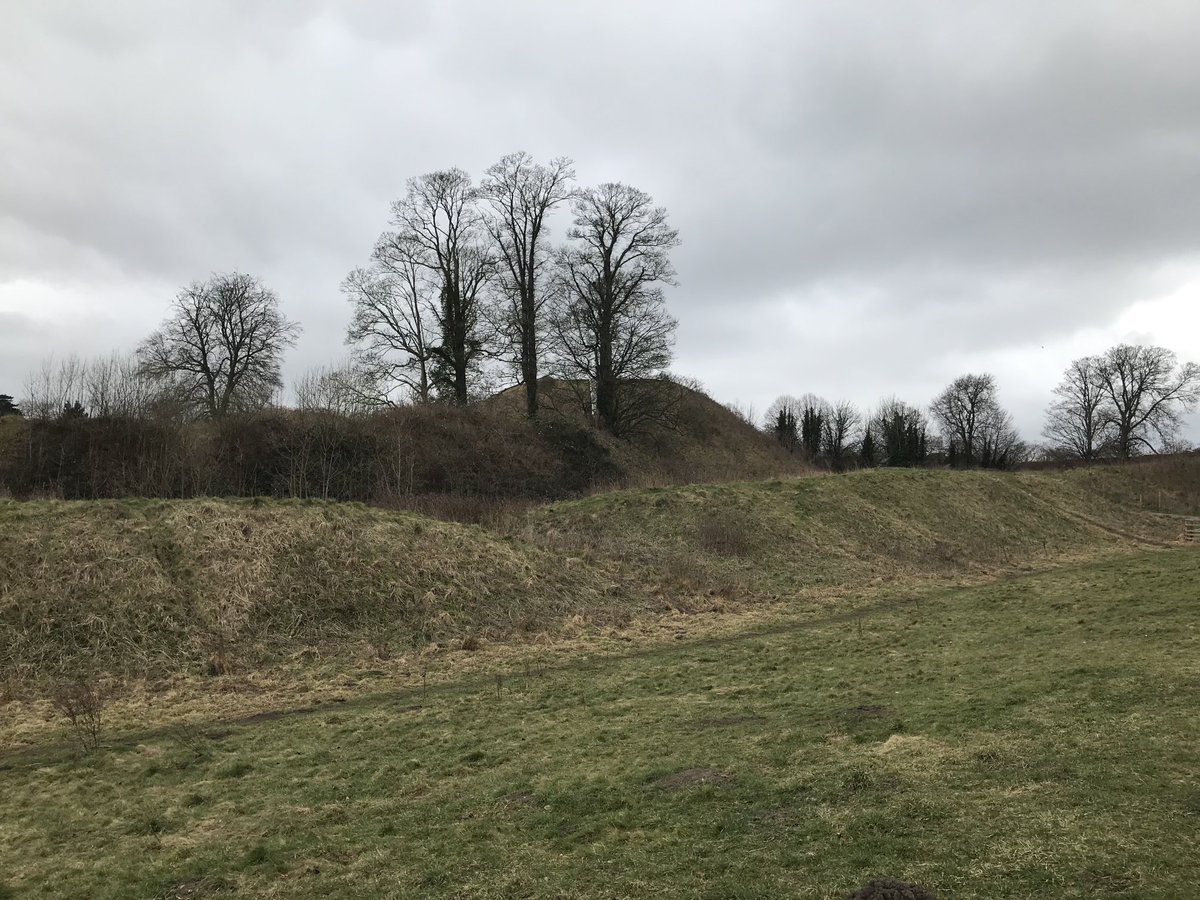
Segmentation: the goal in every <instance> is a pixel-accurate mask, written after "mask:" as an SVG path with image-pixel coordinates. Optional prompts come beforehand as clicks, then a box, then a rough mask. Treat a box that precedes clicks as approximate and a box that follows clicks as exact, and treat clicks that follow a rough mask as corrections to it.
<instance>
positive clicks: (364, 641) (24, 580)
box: [0, 470, 1177, 680]
mask: <svg viewBox="0 0 1200 900" xmlns="http://www.w3.org/2000/svg"><path fill="white" fill-rule="evenodd" d="M0 531H2V532H3V533H4V535H5V540H4V544H3V553H2V554H0V678H3V677H8V678H18V679H21V680H25V679H29V678H36V677H40V676H45V675H51V674H63V673H69V672H72V671H76V670H78V669H80V668H88V667H96V668H98V669H100V670H103V671H107V672H114V673H118V674H131V673H151V672H162V671H171V672H183V673H194V672H208V673H211V674H219V673H221V672H222V671H224V670H225V669H227V668H228V667H229V666H230V665H231V664H232V663H236V665H237V666H238V667H239V668H243V669H244V668H246V667H254V666H257V665H260V664H263V663H265V662H267V661H286V660H287V659H288V658H289V657H292V656H294V655H296V654H314V653H315V654H326V655H338V654H342V655H345V654H347V653H350V654H356V655H361V654H363V653H364V652H367V653H371V654H374V655H377V656H380V657H383V656H387V655H389V654H391V653H397V652H401V651H404V650H407V649H409V648H414V647H421V646H424V645H427V644H429V643H430V642H441V643H442V644H443V645H445V644H447V643H450V642H462V641H464V640H469V639H472V638H474V639H479V638H483V639H486V640H491V639H497V638H502V637H507V636H520V635H522V634H525V635H531V634H537V633H539V632H541V631H543V630H545V631H550V632H554V631H556V630H558V629H560V628H561V626H562V625H563V624H564V623H565V622H566V621H567V620H570V619H572V618H577V619H582V620H586V621H587V622H589V623H600V624H624V623H627V622H628V621H629V620H630V619H631V618H633V617H636V616H639V615H643V614H645V613H647V612H650V613H658V612H664V611H668V610H671V611H674V612H676V613H678V612H683V613H693V612H698V611H703V612H709V611H736V610H740V609H747V608H751V607H754V606H755V605H762V604H769V603H785V604H794V603H797V602H799V601H813V600H816V601H820V602H821V603H823V604H826V605H828V604H833V603H836V602H839V600H840V599H841V598H853V599H856V600H857V599H859V598H861V597H863V596H865V595H866V594H867V593H868V592H870V591H872V590H875V589H898V588H899V587H902V586H903V585H905V584H907V583H909V582H916V581H922V582H925V581H929V580H931V579H932V580H939V579H940V580H962V579H963V578H979V577H982V576H988V575H991V574H994V573H996V572H999V571H1013V570H1018V571H1019V570H1030V569H1036V568H1044V567H1046V566H1047V565H1049V564H1051V563H1053V562H1062V561H1064V560H1073V559H1085V558H1091V557H1095V556H1097V555H1102V554H1105V553H1110V552H1113V551H1115V550H1121V549H1129V548H1131V547H1137V546H1142V545H1145V544H1147V543H1149V544H1154V543H1155V542H1161V541H1162V540H1163V539H1165V538H1170V537H1174V536H1176V534H1175V532H1176V531H1177V523H1176V522H1175V521H1174V520H1171V519H1167V518H1164V517H1160V516H1156V515H1153V514H1149V513H1145V512H1142V511H1139V510H1137V509H1129V508H1127V507H1124V506H1121V505H1119V504H1117V503H1115V502H1113V501H1111V500H1108V499H1105V498H1104V497H1103V496H1100V495H1097V494H1095V493H1093V492H1090V491H1089V490H1087V489H1086V488H1085V487H1083V486H1081V485H1080V483H1079V482H1078V481H1077V480H1075V479H1072V478H1067V477H1063V476H1058V475H1049V474H1022V475H1012V474H996V473H983V472H944V471H940V472H939V471H905V470H887V471H884V470H875V471H864V472H860V473H856V474H852V475H848V476H839V477H826V478H808V479H795V480H790V481H770V482H752V483H732V484H721V485H696V486H691V487H681V488H672V489H644V490H637V491H628V492H618V493H612V494H605V495H598V496H595V497H591V498H587V499H583V500H578V501H571V502H563V503H558V504H555V505H551V506H548V507H543V508H538V509H534V510H532V511H531V512H530V513H529V514H528V516H527V518H526V519H525V521H524V523H523V524H522V525H521V526H519V527H518V528H517V529H516V531H515V534H516V535H519V536H505V535H501V534H499V533H495V532H492V531H487V530H484V529H482V528H479V527H476V526H470V525H460V524H456V523H450V522H441V521H437V520H434V519H429V518H425V517H422V516H418V515H415V514H412V513H405V512H395V511H385V510H380V509H376V508H370V507H364V506H361V505H357V504H334V503H308V502H278V501H247V500H243V501H238V500H232V501H228V500H181V501H102V502H30V503H15V502H8V503H3V504H0Z"/></svg>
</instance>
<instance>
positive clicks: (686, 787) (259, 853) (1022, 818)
mask: <svg viewBox="0 0 1200 900" xmlns="http://www.w3.org/2000/svg"><path fill="white" fill-rule="evenodd" d="M1197 579H1200V553H1196V552H1193V551H1192V550H1190V549H1178V550H1174V551H1164V552H1145V553H1141V554H1137V555H1122V556H1116V557H1113V558H1111V559H1109V560H1108V561H1105V562H1102V563H1089V564H1084V565H1077V566H1072V567H1066V568H1062V569H1060V570H1058V571H1054V572H1049V573H1040V574H1034V575H1024V576H1009V577H1006V578H1002V579H1000V580H997V581H994V582H992V583H990V584H986V585H983V586H977V587H972V588H967V589H951V590H946V589H941V590H937V591H934V592H932V593H928V594H926V595H924V596H922V597H921V598H920V602H919V603H909V604H904V605H902V606H898V607H895V608H893V609H892V610H890V611H884V612H881V613H878V614H876V615H872V616H869V617H867V618H865V619H863V620H861V621H859V622H855V621H845V620H841V621H837V622H831V623H828V624H825V625H820V624H818V625H816V626H813V627H806V628H801V629H796V630H790V631H781V632H776V633H772V634H755V633H747V634H745V635H743V636H742V638H741V639H736V640H727V641H723V642H701V643H692V642H685V643H681V644H675V645H672V646H670V647H669V648H666V649H662V650H660V651H658V652H655V653H652V654H634V655H631V656H628V657H625V658H619V657H613V658H607V659H604V660H602V661H591V662H589V663H583V664H576V665H572V666H569V667H566V668H562V669H557V670H555V669H551V670H549V671H547V672H545V673H544V674H540V675H539V674H538V673H534V674H533V675H531V676H527V675H525V674H523V673H522V672H521V671H520V670H519V669H513V670H512V671H509V672H506V673H505V679H504V682H503V689H502V690H496V689H493V686H492V684H491V682H490V679H486V680H482V682H481V681H472V682H468V683H463V684H462V685H460V686H458V687H454V686H453V685H451V686H449V688H448V689H447V690H445V691H440V692H437V693H431V694H430V695H429V696H427V697H423V696H421V694H420V688H419V685H418V686H417V688H416V690H415V691H412V692H410V693H408V694H405V695H393V696H380V697H377V698H375V699H374V700H373V701H370V702H367V701H366V699H365V698H364V701H363V702H359V703H351V704H348V705H347V706H345V707H343V708H339V709H337V710H329V711H326V712H322V713H318V714H315V715H308V716H301V717H296V718H289V719H284V720H279V721H270V722H263V723H260V724H255V725H243V726H239V727H234V728H232V729H228V728H226V729H223V730H222V731H220V732H211V733H210V734H211V736H209V734H206V733H203V732H193V733H192V734H191V735H190V736H188V735H186V734H185V735H180V736H177V737H175V738H167V737H163V736H158V737H146V736H142V737H141V738H140V739H137V740H133V741H130V742H127V743H122V744H119V745H113V746H112V747H110V748H109V749H106V750H102V751H101V752H100V753H97V754H94V755H93V756H91V757H89V758H88V759H87V760H86V761H85V762H83V763H79V762H76V761H75V760H73V759H71V758H69V757H67V756H64V755H61V754H59V755H55V754H53V753H47V754H46V755H44V756H39V757H36V758H24V759H22V760H19V761H17V762H15V763H14V764H11V765H10V766H9V769H8V771H5V772H4V774H3V778H4V784H5V788H6V789H5V790H4V791H0V894H3V893H4V888H5V886H7V888H8V890H9V891H11V892H13V893H17V894H19V895H21V896H24V895H26V894H29V895H34V896H36V895H54V896H92V897H111V898H125V897H129V898H132V897H148V896H160V897H185V896H186V897H197V896H204V897H208V896H212V897H220V896H229V895H236V896H255V897H324V898H336V897H360V896H395V897H422V898H426V897H428V898H438V897H447V898H449V897H456V898H467V897H470V898H500V897H562V898H584V897H596V898H624V897H648V896H654V897H664V898H670V897H679V898H684V897H687V898H714V900H715V898H758V897H789V898H813V900H818V898H819V900H825V898H832V897H841V896H845V895H846V894H847V893H848V892H849V891H851V890H852V889H853V888H854V887H856V886H857V885H859V884H862V883H863V882H865V881H867V880H868V879H870V878H873V877H879V876H894V877H902V878H905V879H910V880H914V881H919V882H921V883H923V884H925V885H927V886H928V887H930V888H933V889H935V890H936V891H937V892H938V895H939V896H941V897H946V898H955V900H984V898H986V900H1009V898H1011V900H1016V898H1022V900H1023V898H1029V897H1055V898H1067V900H1069V898H1080V900H1083V898H1094V897H1137V898H1143V900H1147V898H1164V900H1166V898H1178V897H1187V896H1191V895H1192V894H1193V893H1194V888H1195V883H1196V880H1197V878H1198V877H1200V864H1198V861H1200V843H1198V841H1197V834H1198V833H1200V832H1198V830H1197V827H1196V825H1197V822H1200V786H1198V785H1197V784H1196V781H1195V761H1196V757H1195V748H1196V746H1197V743H1198V742H1200V730H1198V725H1197V723H1198V722H1200V717H1198V716H1197V712H1198V710H1197V697H1200V670H1198V669H1197V665H1196V661H1197V659H1198V658H1200V645H1198V643H1197V642H1198V640H1200V637H1198V635H1197V633H1196V629H1195V627H1194V626H1195V615H1194V608H1195V584H1196V583H1197ZM126 727H132V728H135V729H136V727H137V725H136V724H134V723H128V724H127V725H126Z"/></svg>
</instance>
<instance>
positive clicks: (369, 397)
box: [293, 360, 388, 416]
mask: <svg viewBox="0 0 1200 900" xmlns="http://www.w3.org/2000/svg"><path fill="white" fill-rule="evenodd" d="M293 389H294V393H295V396H296V408H297V409H302V410H305V411H309V412H328V413H336V414H338V415H342V416H357V415H363V414H366V413H370V412H373V411H375V410H378V409H380V408H381V407H383V406H385V405H387V400H386V398H387V393H388V391H387V387H386V386H385V385H383V384H380V383H379V380H378V378H377V374H376V372H375V371H374V370H372V369H370V368H367V367H365V366H362V365H359V364H357V362H355V361H353V360H352V361H351V362H349V363H347V364H345V365H341V366H318V367H316V368H314V369H309V370H308V371H306V372H304V373H303V374H302V375H301V376H300V377H299V378H298V379H296V382H295V384H294V386H293Z"/></svg>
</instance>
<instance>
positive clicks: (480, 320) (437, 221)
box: [381, 169, 495, 405]
mask: <svg viewBox="0 0 1200 900" xmlns="http://www.w3.org/2000/svg"><path fill="white" fill-rule="evenodd" d="M476 201H477V192H476V190H475V189H474V188H473V187H472V185H471V177H470V176H469V175H468V174H467V173H466V172H464V171H462V170H461V169H447V170H444V171H440V172H431V173H430V174H428V175H421V176H420V177H418V178H410V179H409V181H408V191H407V193H406V194H405V195H404V197H403V198H401V199H400V200H397V201H396V202H395V203H393V204H392V224H393V226H395V228H396V235H395V236H394V243H395V244H396V245H397V246H403V247H404V248H405V250H404V252H405V253H406V254H407V253H411V254H412V258H413V259H414V260H416V261H417V263H418V264H419V265H420V266H421V267H422V268H423V270H424V271H425V273H426V275H427V276H429V277H431V278H432V280H433V290H434V295H433V296H434V297H436V300H435V301H434V302H432V303H431V304H430V310H431V312H432V318H433V321H434V324H435V325H436V329H437V340H435V341H434V342H433V343H431V344H430V345H429V350H430V352H431V354H432V361H433V365H432V368H431V369H430V371H429V377H430V381H431V382H432V384H433V386H434V387H435V389H436V390H437V391H438V393H439V395H441V396H446V397H449V398H451V399H452V400H453V401H454V402H455V403H457V404H459V405H465V404H466V403H467V401H468V400H469V398H470V395H471V379H472V376H473V375H474V373H475V372H477V370H478V368H479V366H480V364H481V363H482V362H483V360H484V358H485V356H486V348H487V342H488V338H489V335H488V333H487V324H488V323H487V318H488V317H487V316H486V315H485V308H484V307H485V304H486V302H487V296H486V293H485V290H486V288H487V286H488V284H489V282H490V281H491V279H492V276H493V274H494V272H495V258H494V256H493V254H492V252H491V249H490V248H489V247H488V245H487V243H486V232H485V230H484V227H483V219H482V217H481V214H480V211H479V208H478V204H477V202H476ZM388 240H389V236H388V235H385V236H384V238H382V239H381V242H385V243H386V242H387V241H388Z"/></svg>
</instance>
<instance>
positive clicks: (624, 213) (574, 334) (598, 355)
mask: <svg viewBox="0 0 1200 900" xmlns="http://www.w3.org/2000/svg"><path fill="white" fill-rule="evenodd" d="M571 211H572V213H573V215H574V226H573V227H572V228H571V230H570V231H569V232H568V237H569V238H570V239H571V241H572V244H571V245H570V246H568V247H566V248H563V249H562V250H561V251H560V252H559V253H558V255H557V261H558V288H559V291H558V294H557V300H558V304H557V308H556V309H555V311H554V315H553V316H552V322H553V328H554V333H555V337H556V340H557V344H558V349H559V357H560V359H559V363H560V369H561V370H562V371H563V373H564V374H565V375H566V376H567V377H568V378H581V377H582V378H585V379H588V380H589V381H590V382H591V383H592V384H593V385H594V389H595V411H596V416H597V418H598V420H599V422H600V425H601V426H602V427H603V428H605V429H607V430H608V431H610V432H612V433H614V434H620V433H623V432H626V431H628V430H629V429H630V428H631V427H633V419H634V418H635V416H634V415H633V412H634V408H635V405H637V406H638V409H639V415H638V416H636V417H637V418H640V417H642V416H643V415H644V414H645V413H646V408H645V407H644V406H640V405H638V404H635V403H634V402H631V401H634V399H635V398H639V399H645V398H647V397H650V396H652V395H653V392H651V391H645V390H642V391H640V392H639V390H638V384H637V382H638V381H641V380H645V379H647V378H649V377H650V376H653V375H656V374H657V373H659V372H661V371H662V370H663V369H664V368H665V367H666V366H667V364H668V363H669V362H670V359H671V343H672V341H673V337H674V332H675V320H674V319H672V318H671V317H670V316H669V315H668V314H667V311H666V305H665V302H664V299H663V291H662V287H663V285H671V284H674V283H675V270H674V268H673V267H672V266H671V260H670V251H671V250H672V249H673V248H674V247H676V246H678V245H679V232H678V231H676V230H675V229H674V228H671V227H670V226H669V225H668V224H667V211H666V209H664V208H663V207H661V206H654V205H653V200H652V199H651V197H650V196H649V195H648V194H646V193H644V192H642V191H639V190H638V189H637V188H633V187H630V186H628V185H625V184H619V183H612V182H610V183H607V184H602V185H600V186H599V187H597V188H589V189H587V190H582V191H578V192H576V194H575V195H574V197H573V199H572V202H571Z"/></svg>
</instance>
